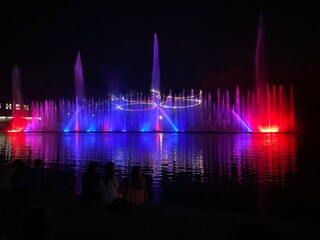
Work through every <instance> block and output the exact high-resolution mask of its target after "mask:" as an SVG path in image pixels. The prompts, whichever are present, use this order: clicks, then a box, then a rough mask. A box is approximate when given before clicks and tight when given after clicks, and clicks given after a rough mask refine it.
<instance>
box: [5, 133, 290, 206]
mask: <svg viewBox="0 0 320 240" xmlns="http://www.w3.org/2000/svg"><path fill="white" fill-rule="evenodd" d="M295 139H296V136H295V135H294V134H269V133H267V134H217V133H215V134H209V133H204V134H200V133H197V134H193V133H185V134H181V133H143V134H141V133H45V134H41V133H29V134H23V133H2V134H0V150H1V152H2V153H3V154H5V157H6V159H7V160H13V159H16V158H21V159H28V158H31V159H35V158H41V159H43V160H44V162H45V164H46V167H47V168H48V169H49V170H53V172H55V173H57V172H59V174H56V176H55V177H54V179H55V180H57V179H58V178H59V177H60V176H62V175H63V174H66V175H69V178H68V179H69V181H71V182H72V181H73V183H70V184H69V185H70V187H71V188H72V189H69V191H73V192H75V193H79V192H80V190H81V189H80V186H81V185H80V180H81V176H82V173H83V171H84V170H85V168H86V166H87V163H88V161H90V160H96V161H99V162H100V163H101V164H100V166H101V168H100V171H101V173H102V171H103V166H104V164H105V163H106V162H107V161H114V162H115V165H116V167H117V168H118V169H119V170H121V171H123V174H124V176H127V175H128V173H129V171H130V168H131V166H132V165H136V164H139V165H141V166H142V170H143V171H144V173H145V174H146V175H148V176H150V177H151V178H152V188H153V191H154V194H155V196H154V199H155V201H158V202H159V201H161V196H162V194H163V191H164V190H163V188H162V186H163V184H164V182H166V183H170V182H174V181H186V182H197V183H206V184H210V183H215V184H216V183H221V184H224V183H225V182H230V181H233V182H236V184H237V185H238V186H241V185H243V184H244V185H246V184H248V182H251V183H252V184H271V185H280V186H285V185H286V184H291V182H288V181H294V178H295V172H296V140H295ZM70 175H71V176H70ZM179 176H184V177H183V178H179ZM288 176H289V177H288ZM288 179H289V180H288ZM57 182H59V180H57ZM61 182H64V181H61ZM64 185H65V184H64Z"/></svg>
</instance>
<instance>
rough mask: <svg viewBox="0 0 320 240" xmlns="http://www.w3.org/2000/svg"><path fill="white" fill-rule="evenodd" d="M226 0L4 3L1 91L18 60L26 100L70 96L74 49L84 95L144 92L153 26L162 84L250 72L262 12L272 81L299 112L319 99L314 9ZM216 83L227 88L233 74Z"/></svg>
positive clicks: (7, 88)
mask: <svg viewBox="0 0 320 240" xmlns="http://www.w3.org/2000/svg"><path fill="white" fill-rule="evenodd" d="M234 2H236V3H234ZM234 2H230V1H229V2H228V1H223V3H220V2H219V1H213V0H211V1H119V0H117V1H106V0H105V1H62V2H59V1H23V2H18V1H10V2H8V3H6V6H1V8H0V9H1V10H0V11H1V12H0V24H1V25H0V26H1V28H0V29H1V44H0V83H1V86H0V94H1V96H2V98H6V97H8V98H9V97H10V96H11V81H12V80H11V78H12V77H11V75H12V69H13V66H14V65H15V64H17V65H18V68H19V70H20V75H21V85H22V94H23V96H24V98H25V99H29V100H30V99H48V98H58V97H72V96H73V94H74V83H73V64H74V62H75V57H76V54H77V52H78V51H80V53H81V58H82V64H83V71H84V76H85V88H86V94H87V95H88V96H103V95H105V94H106V93H108V92H110V91H114V90H117V91H120V92H127V91H130V90H133V89H135V90H137V91H145V90H147V89H148V88H149V86H150V83H151V72H152V54H153V35H154V33H157V34H158V41H159V50H160V69H161V70H160V71H161V88H162V89H163V90H168V89H173V90H180V89H184V88H185V89H190V88H201V87H202V86H204V82H206V81H212V79H211V80H210V78H212V76H213V75H214V76H220V75H227V76H232V78H236V76H234V75H235V74H229V75H228V73H229V72H234V71H235V72H237V71H238V70H239V69H240V71H242V72H245V74H244V76H249V77H248V79H250V76H252V75H253V72H254V53H255V45H256V39H257V29H258V24H259V15H260V14H262V15H263V19H264V24H265V49H266V52H267V56H266V60H265V62H266V63H267V65H268V69H269V70H270V81H273V82H277V83H279V82H281V83H284V84H289V83H292V84H293V85H294V90H295V95H296V98H297V100H296V101H297V102H298V103H297V106H298V108H299V109H301V111H300V112H299V111H298V113H297V114H298V115H299V114H300V115H301V116H302V115H304V114H307V112H309V111H310V112H311V111H312V109H313V108H314V107H316V106H317V104H318V103H319V101H318V97H317V96H316V93H317V92H318V91H316V87H315V86H317V85H319V84H318V80H317V79H319V75H318V73H319V70H318V68H319V67H318V66H319V63H320V61H319V47H318V46H319V42H320V41H319V40H320V39H319V34H318V33H319V29H320V26H319V25H320V24H319V20H318V19H319V17H318V12H317V8H316V7H315V6H313V5H310V4H309V5H303V4H306V2H299V3H295V1H292V2H290V1H285V2H284V1H275V2H272V1H263V2H262V1H257V2H256V3H254V4H252V3H251V4H250V5H249V4H248V3H246V2H245V1H234ZM239 2H242V3H239ZM310 2H311V1H310ZM210 76H211V77H210ZM215 78H217V77H215ZM239 78H240V77H239ZM208 79H209V80H208ZM223 81H230V82H223V83H222V84H225V85H226V86H230V85H234V81H237V80H235V79H228V77H227V80H223ZM239 81H243V80H241V79H239ZM240 84H241V83H240ZM307 105H308V106H307ZM304 107H306V109H307V110H306V109H304Z"/></svg>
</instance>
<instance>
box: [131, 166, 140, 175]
mask: <svg viewBox="0 0 320 240" xmlns="http://www.w3.org/2000/svg"><path fill="white" fill-rule="evenodd" d="M140 174H141V167H140V166H133V167H132V169H131V175H132V176H139V175H140Z"/></svg>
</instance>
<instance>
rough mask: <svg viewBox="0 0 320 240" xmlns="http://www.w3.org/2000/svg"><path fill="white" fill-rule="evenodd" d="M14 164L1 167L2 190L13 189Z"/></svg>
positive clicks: (0, 188) (0, 182) (0, 180)
mask: <svg viewBox="0 0 320 240" xmlns="http://www.w3.org/2000/svg"><path fill="white" fill-rule="evenodd" d="M13 173H14V168H13V167H12V165H5V166H3V167H1V168H0V191H4V192H9V191H11V189H12V175H13Z"/></svg>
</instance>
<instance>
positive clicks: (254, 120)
mask: <svg viewBox="0 0 320 240" xmlns="http://www.w3.org/2000/svg"><path fill="white" fill-rule="evenodd" d="M264 32H265V31H264V23H263V17H262V15H261V14H260V16H259V26H258V35H257V43H256V51H255V84H256V85H255V91H254V92H253V93H252V95H251V99H248V101H247V103H246V104H245V106H243V107H245V108H247V110H246V117H245V118H246V119H247V120H248V122H250V124H251V125H252V127H253V130H254V131H257V132H279V131H293V130H294V127H295V126H294V114H293V113H294V105H293V104H292V102H293V91H292V87H291V89H290V91H289V92H286V91H285V90H284V89H283V86H282V85H280V86H278V87H277V86H275V85H272V86H271V85H270V84H269V82H268V80H269V79H268V77H267V70H266V62H265V60H266V55H265V44H264V41H265V37H264ZM248 98H250V96H248Z"/></svg>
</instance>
